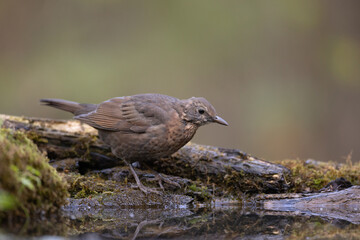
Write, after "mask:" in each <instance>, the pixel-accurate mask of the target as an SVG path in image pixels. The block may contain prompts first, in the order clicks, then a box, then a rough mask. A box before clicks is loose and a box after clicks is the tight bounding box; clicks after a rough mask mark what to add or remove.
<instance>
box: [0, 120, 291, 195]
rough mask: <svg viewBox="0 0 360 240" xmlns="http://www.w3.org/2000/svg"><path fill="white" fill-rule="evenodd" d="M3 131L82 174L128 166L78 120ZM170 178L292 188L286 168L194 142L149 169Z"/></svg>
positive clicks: (244, 187)
mask: <svg viewBox="0 0 360 240" xmlns="http://www.w3.org/2000/svg"><path fill="white" fill-rule="evenodd" d="M0 121H2V126H3V127H7V128H15V129H23V130H24V131H25V132H26V133H27V136H28V137H29V138H31V139H32V140H33V141H34V142H35V143H36V144H37V145H38V147H39V149H41V150H43V151H46V152H47V154H48V157H49V159H50V160H51V161H58V160H63V159H69V158H70V159H71V158H80V159H81V161H80V162H78V165H79V166H76V167H79V168H82V169H80V172H81V171H84V169H86V168H90V169H105V168H110V167H114V166H118V165H122V164H123V162H122V161H120V160H119V159H117V158H116V157H114V156H113V155H112V154H111V151H110V149H109V147H108V146H106V145H105V144H104V143H102V142H101V141H100V140H99V139H98V137H97V131H96V130H95V129H93V128H92V127H90V126H88V125H86V124H82V123H80V122H79V121H75V120H67V121H65V120H53V119H39V118H29V117H16V116H8V115H0ZM149 166H150V167H151V169H153V170H155V171H158V172H161V173H165V174H168V175H173V176H179V177H183V178H189V179H191V180H200V181H201V182H203V183H206V184H208V185H212V184H214V185H216V187H217V188H221V189H220V190H221V191H224V192H231V193H233V194H234V193H237V194H241V193H281V192H285V191H286V190H287V189H288V188H289V183H288V182H287V179H289V178H288V175H289V174H290V171H289V170H288V169H287V168H285V167H284V166H282V165H278V164H274V163H270V162H267V161H264V160H261V159H258V158H256V157H252V156H250V155H248V154H246V153H244V152H242V151H239V150H236V149H225V148H218V147H211V146H203V145H198V144H193V143H189V144H187V145H186V146H184V147H183V148H182V149H180V150H179V151H178V152H177V153H175V154H173V155H172V156H171V157H168V158H163V159H159V160H158V161H156V162H152V163H150V164H149Z"/></svg>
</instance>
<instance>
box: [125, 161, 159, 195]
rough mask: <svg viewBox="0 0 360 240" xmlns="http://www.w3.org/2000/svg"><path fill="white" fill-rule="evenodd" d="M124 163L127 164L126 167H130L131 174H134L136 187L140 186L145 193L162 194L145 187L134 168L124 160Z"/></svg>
mask: <svg viewBox="0 0 360 240" xmlns="http://www.w3.org/2000/svg"><path fill="white" fill-rule="evenodd" d="M123 161H124V162H125V163H126V165H128V167H129V168H130V171H131V174H132V175H133V176H134V178H135V181H136V185H137V186H138V188H139V189H140V190H141V191H142V192H143V193H145V194H148V193H149V192H151V193H156V194H161V193H160V192H159V191H156V190H155V189H152V188H148V187H145V186H144V185H143V184H142V183H141V181H140V179H139V177H138V175H137V174H136V172H135V170H134V168H133V166H132V165H131V164H130V163H128V162H127V161H126V160H123Z"/></svg>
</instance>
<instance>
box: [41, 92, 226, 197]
mask: <svg viewBox="0 0 360 240" xmlns="http://www.w3.org/2000/svg"><path fill="white" fill-rule="evenodd" d="M40 101H41V102H42V103H44V104H45V105H48V106H51V107H55V108H59V109H61V110H64V111H68V112H71V113H73V114H74V115H75V117H74V118H75V119H78V120H80V121H81V122H84V123H87V124H89V125H90V126H92V127H94V128H96V129H97V130H98V132H99V136H100V139H101V140H102V141H104V142H105V143H106V144H108V145H109V146H110V147H111V151H112V153H113V154H114V155H115V156H116V157H118V158H121V159H122V160H123V161H124V162H125V163H126V164H127V165H128V166H129V168H130V170H131V173H132V174H133V176H134V178H135V180H136V183H137V185H138V187H139V189H140V190H141V191H143V192H144V193H148V192H155V193H157V191H156V190H154V189H151V188H147V187H145V186H144V185H143V184H142V183H141V182H140V180H139V178H138V176H137V174H136V172H135V170H134V169H133V167H132V165H131V164H130V163H132V162H135V161H139V162H144V161H149V160H150V161H151V160H154V159H159V158H162V157H167V156H170V155H171V154H173V153H175V152H176V151H177V150H179V149H180V148H181V147H182V146H184V145H185V144H186V143H187V142H189V141H190V140H191V139H192V137H193V136H194V134H195V132H196V130H197V129H198V128H199V127H200V126H202V125H205V124H207V123H212V122H215V123H219V124H222V125H226V126H227V125H228V123H227V122H226V121H225V120H224V119H222V118H221V117H219V116H217V114H216V111H215V108H214V107H213V106H212V105H211V104H210V103H209V102H208V101H207V100H206V99H205V98H201V97H192V98H189V99H184V100H180V99H177V98H174V97H170V96H166V95H161V94H139V95H133V96H125V97H116V98H112V99H109V100H107V101H105V102H102V103H100V104H98V105H96V104H80V103H76V102H71V101H66V100H61V99H41V100H40Z"/></svg>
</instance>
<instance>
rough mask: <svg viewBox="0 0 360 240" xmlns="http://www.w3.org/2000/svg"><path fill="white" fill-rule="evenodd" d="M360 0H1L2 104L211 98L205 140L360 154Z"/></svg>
mask: <svg viewBox="0 0 360 240" xmlns="http://www.w3.org/2000/svg"><path fill="white" fill-rule="evenodd" d="M359 10H360V1H358V0H353V1H351V0H347V1H336V0H322V1H320V0H292V1H289V0H273V1H267V0H247V1H212V0H201V1H194V0H181V1H173V0H163V1H157V0H155V1H146V0H143V1H119V0H112V1H110V0H109V1H100V0H87V1H84V0H61V1H59V0H31V1H30V0H24V1H18V0H2V1H0V34H1V35H0V113H4V114H14V115H25V116H34V117H50V118H70V116H71V115H70V114H67V113H64V112H62V111H57V110H55V109H51V108H47V107H42V106H40V105H39V103H38V100H39V99H40V98H50V97H52V98H64V99H68V100H74V101H79V102H88V103H99V102H101V101H104V100H107V99H109V98H111V97H116V96H124V95H132V94H137V93H150V92H152V93H163V94H167V95H172V96H175V97H178V98H188V97H192V96H203V97H206V98H207V99H208V100H209V101H210V102H211V103H212V104H213V105H214V106H215V107H216V109H217V112H218V114H219V115H220V116H221V117H223V118H224V119H225V120H227V121H228V122H229V124H230V126H229V127H223V126H219V125H215V124H213V125H208V126H205V127H203V128H202V129H200V130H199V131H198V133H197V135H196V137H195V139H194V142H197V143H202V144H209V145H216V146H222V147H228V148H239V149H241V150H243V151H246V152H248V153H250V154H253V155H255V156H258V157H262V158H265V159H269V160H271V159H284V158H304V159H306V158H314V159H317V160H334V161H344V156H346V155H347V154H349V153H350V152H352V151H353V160H354V161H357V160H358V159H359V156H360V152H359V149H360V124H359V122H360V121H359V118H360V41H359V40H360V11H359Z"/></svg>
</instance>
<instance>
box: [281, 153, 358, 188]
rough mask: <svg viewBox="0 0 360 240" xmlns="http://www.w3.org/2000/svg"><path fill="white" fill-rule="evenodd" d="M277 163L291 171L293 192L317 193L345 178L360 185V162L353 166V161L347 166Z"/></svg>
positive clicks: (295, 161) (319, 163)
mask: <svg viewBox="0 0 360 240" xmlns="http://www.w3.org/2000/svg"><path fill="white" fill-rule="evenodd" d="M277 163H279V164H281V165H283V166H285V167H287V168H289V169H290V170H291V177H290V179H287V180H288V181H290V182H291V184H292V188H291V191H292V192H303V191H305V190H306V191H317V190H320V189H321V188H323V187H325V186H326V184H328V183H329V182H330V181H332V180H335V179H336V178H339V177H344V178H345V179H347V180H349V181H350V182H351V183H352V184H354V185H359V184H360V162H358V163H356V164H353V163H352V162H351V159H350V160H348V161H347V163H346V164H335V163H331V162H327V163H326V162H317V163H310V164H306V163H305V161H303V160H299V159H297V160H294V159H292V160H289V159H287V160H282V161H278V162H277Z"/></svg>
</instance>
